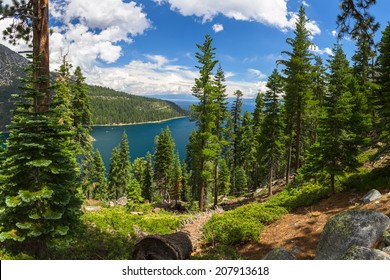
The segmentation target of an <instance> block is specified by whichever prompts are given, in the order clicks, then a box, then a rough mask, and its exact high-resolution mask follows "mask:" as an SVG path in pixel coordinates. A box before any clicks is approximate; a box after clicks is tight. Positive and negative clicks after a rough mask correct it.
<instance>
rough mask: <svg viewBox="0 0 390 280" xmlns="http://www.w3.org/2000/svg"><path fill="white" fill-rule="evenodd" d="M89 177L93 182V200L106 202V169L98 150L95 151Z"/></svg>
mask: <svg viewBox="0 0 390 280" xmlns="http://www.w3.org/2000/svg"><path fill="white" fill-rule="evenodd" d="M90 177H91V179H92V182H93V198H95V199H98V200H102V201H107V200H108V185H107V178H106V168H105V167H104V163H103V159H102V156H101V155H100V152H99V150H98V149H96V151H95V153H94V156H93V162H92V168H91V174H90Z"/></svg>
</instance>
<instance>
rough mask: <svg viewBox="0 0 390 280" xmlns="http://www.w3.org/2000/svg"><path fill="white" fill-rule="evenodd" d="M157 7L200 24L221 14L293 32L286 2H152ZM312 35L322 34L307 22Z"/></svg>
mask: <svg viewBox="0 0 390 280" xmlns="http://www.w3.org/2000/svg"><path fill="white" fill-rule="evenodd" d="M154 1H155V2H156V3H158V4H160V5H161V4H162V3H168V4H169V5H170V6H171V9H172V10H174V11H177V12H179V13H180V14H182V15H183V16H197V17H200V18H202V21H203V22H208V21H211V20H213V19H214V18H215V17H216V16H217V15H219V14H222V15H224V16H226V17H228V18H233V19H235V20H244V21H256V22H260V23H262V24H266V25H270V26H274V27H276V28H278V29H280V30H282V31H287V30H292V29H294V28H295V20H296V18H297V15H296V13H291V12H289V11H288V10H287V0H267V1H264V0H203V1H199V0H186V1H183V0H154ZM309 30H310V31H311V32H312V35H317V34H320V32H321V30H320V28H319V27H318V25H317V23H316V22H315V21H310V22H309Z"/></svg>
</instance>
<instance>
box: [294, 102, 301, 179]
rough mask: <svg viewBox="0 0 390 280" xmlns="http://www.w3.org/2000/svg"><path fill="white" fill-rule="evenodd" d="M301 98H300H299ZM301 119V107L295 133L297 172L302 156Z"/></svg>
mask: <svg viewBox="0 0 390 280" xmlns="http://www.w3.org/2000/svg"><path fill="white" fill-rule="evenodd" d="M299 100H300V99H299ZM299 100H298V102H299V103H298V105H300V101H299ZM301 119H302V112H301V110H300V109H299V110H298V112H297V122H296V126H297V128H296V135H295V172H297V171H298V169H299V167H300V156H301V134H302V128H301V125H302V123H301Z"/></svg>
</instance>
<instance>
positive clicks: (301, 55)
mask: <svg viewBox="0 0 390 280" xmlns="http://www.w3.org/2000/svg"><path fill="white" fill-rule="evenodd" d="M307 22H308V19H307V17H306V13H305V9H304V7H303V6H301V7H300V9H299V15H298V20H297V22H296V25H295V31H294V34H295V38H294V39H292V38H288V39H287V41H286V42H287V43H288V44H289V45H290V46H291V47H292V48H293V50H292V52H283V53H284V54H286V55H287V56H288V57H289V59H288V60H282V61H280V63H282V64H283V65H285V67H286V68H285V69H284V70H283V73H284V74H285V76H286V87H285V114H286V116H285V118H286V135H287V136H288V140H287V149H288V151H287V173H286V181H287V182H288V181H289V175H290V170H291V162H292V150H293V146H294V148H295V164H294V169H295V171H297V170H298V169H299V167H300V166H301V161H302V159H301V156H302V153H303V143H304V140H305V139H304V128H305V123H304V120H305V114H306V112H307V102H308V100H310V99H311V94H312V93H311V88H312V76H311V73H312V71H311V69H312V65H311V59H312V55H311V53H310V46H311V45H312V43H311V42H310V40H309V37H310V32H309V30H308V29H307V27H306V25H307Z"/></svg>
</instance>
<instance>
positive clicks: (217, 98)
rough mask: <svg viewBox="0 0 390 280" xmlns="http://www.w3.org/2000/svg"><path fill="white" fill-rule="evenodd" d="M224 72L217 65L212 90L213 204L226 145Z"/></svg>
mask: <svg viewBox="0 0 390 280" xmlns="http://www.w3.org/2000/svg"><path fill="white" fill-rule="evenodd" d="M225 81H226V80H225V73H224V72H223V70H222V67H221V65H219V67H218V70H217V73H216V75H215V78H214V84H215V90H214V91H213V95H214V96H213V99H214V100H213V102H214V103H215V129H214V133H213V134H214V135H215V136H216V137H217V141H218V143H217V145H216V149H217V151H216V156H215V159H214V206H216V205H217V203H218V186H219V182H218V181H219V159H220V157H221V154H222V150H223V148H224V146H226V145H227V143H226V141H225V139H223V131H224V127H223V126H224V123H225V122H226V118H227V104H228V102H227V94H226V85H225V84H224V83H225Z"/></svg>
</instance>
